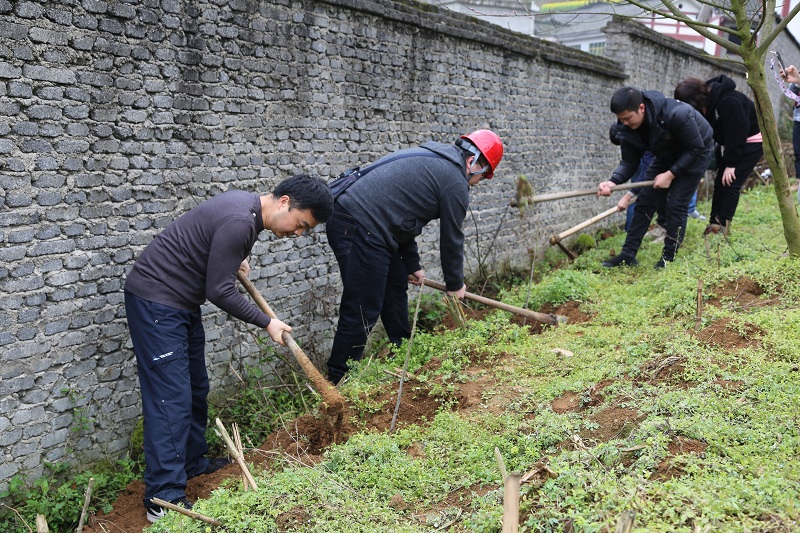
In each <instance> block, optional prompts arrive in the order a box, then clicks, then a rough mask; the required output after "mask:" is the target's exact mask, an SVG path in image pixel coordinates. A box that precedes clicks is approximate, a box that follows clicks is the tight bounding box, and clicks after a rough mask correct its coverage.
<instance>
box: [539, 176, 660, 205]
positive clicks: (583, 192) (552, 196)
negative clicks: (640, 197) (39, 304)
mask: <svg viewBox="0 0 800 533" xmlns="http://www.w3.org/2000/svg"><path fill="white" fill-rule="evenodd" d="M652 186H653V180H649V181H637V182H634V183H623V184H622V185H614V186H613V187H611V192H614V191H627V190H629V189H638V188H640V187H652ZM596 193H597V188H596V187H595V188H594V189H578V190H576V191H564V192H551V193H548V194H537V195H536V196H531V198H530V199H529V200H528V202H529V203H536V202H549V201H550V200H561V199H562V198H574V197H576V196H588V195H590V194H596Z"/></svg>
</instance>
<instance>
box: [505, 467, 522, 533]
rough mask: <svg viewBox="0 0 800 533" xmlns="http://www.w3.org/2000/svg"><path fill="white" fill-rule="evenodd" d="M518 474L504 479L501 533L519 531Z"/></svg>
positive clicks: (512, 474) (515, 473) (513, 473)
mask: <svg viewBox="0 0 800 533" xmlns="http://www.w3.org/2000/svg"><path fill="white" fill-rule="evenodd" d="M519 478H520V475H519V472H512V473H511V474H509V475H508V477H506V480H505V485H504V490H503V533H517V532H518V531H519Z"/></svg>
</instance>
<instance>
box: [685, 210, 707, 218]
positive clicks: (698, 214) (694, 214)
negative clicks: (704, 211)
mask: <svg viewBox="0 0 800 533" xmlns="http://www.w3.org/2000/svg"><path fill="white" fill-rule="evenodd" d="M689 218H696V219H697V220H707V219H706V217H704V216H703V215H701V214H700V212H699V211H698V210H697V209H695V210H694V211H692V212H691V213H689Z"/></svg>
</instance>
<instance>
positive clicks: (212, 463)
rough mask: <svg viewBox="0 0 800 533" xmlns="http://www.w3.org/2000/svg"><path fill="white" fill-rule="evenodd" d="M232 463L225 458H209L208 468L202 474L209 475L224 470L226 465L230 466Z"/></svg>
mask: <svg viewBox="0 0 800 533" xmlns="http://www.w3.org/2000/svg"><path fill="white" fill-rule="evenodd" d="M232 464H233V461H231V460H230V459H228V458H227V457H209V459H208V466H207V467H206V469H205V470H203V474H211V473H214V472H216V471H217V470H219V469H220V468H224V467H226V466H228V465H232Z"/></svg>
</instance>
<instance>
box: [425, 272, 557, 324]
mask: <svg viewBox="0 0 800 533" xmlns="http://www.w3.org/2000/svg"><path fill="white" fill-rule="evenodd" d="M422 283H423V284H425V285H426V286H428V287H431V288H434V289H437V290H440V291H444V292H447V287H445V285H444V284H443V283H439V282H438V281H433V280H430V279H428V278H425V279H423V280H422ZM464 298H465V299H467V300H472V301H473V302H478V303H480V304H483V305H488V306H491V307H496V308H497V309H502V310H503V311H508V312H509V313H514V314H515V315H520V316H526V317H528V318H532V319H534V320H536V321H538V322H543V323H545V324H550V325H552V326H557V325H559V324H563V323H565V322H566V321H567V317H565V316H562V315H554V314H552V313H537V312H536V311H531V310H530V309H523V308H521V307H516V306H514V305H509V304H506V303H503V302H498V301H497V300H492V299H491V298H485V297H483V296H478V295H477V294H472V293H471V292H466V293H464Z"/></svg>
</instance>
